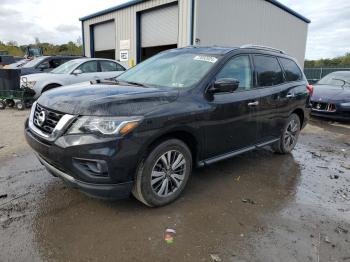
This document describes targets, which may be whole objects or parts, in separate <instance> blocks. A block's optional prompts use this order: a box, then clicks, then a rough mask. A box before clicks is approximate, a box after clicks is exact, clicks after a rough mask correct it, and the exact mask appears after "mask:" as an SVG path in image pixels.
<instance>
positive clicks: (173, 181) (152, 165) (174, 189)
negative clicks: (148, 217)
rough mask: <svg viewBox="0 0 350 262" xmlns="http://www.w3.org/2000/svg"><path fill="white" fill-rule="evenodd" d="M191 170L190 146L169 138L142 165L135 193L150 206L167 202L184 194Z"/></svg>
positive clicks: (135, 184)
mask: <svg viewBox="0 0 350 262" xmlns="http://www.w3.org/2000/svg"><path fill="white" fill-rule="evenodd" d="M169 156H170V163H171V164H170V165H169V161H168V159H169V158H168V157H169ZM191 171H192V154H191V151H190V150H189V148H188V147H187V145H186V144H185V143H184V142H182V141H181V140H178V139H169V140H166V141H164V142H162V143H160V144H158V145H157V146H155V147H154V148H153V149H152V150H151V151H150V152H149V153H148V155H147V156H146V157H145V158H144V159H143V161H141V163H140V164H139V166H138V168H137V173H136V179H135V183H134V188H133V190H132V193H133V195H134V196H135V198H136V199H138V200H139V201H141V202H142V203H144V204H145V205H147V206H150V207H159V206H164V205H167V204H169V203H171V202H173V201H175V200H176V199H177V198H178V197H179V196H180V195H181V193H182V192H183V190H184V188H185V186H186V184H187V181H188V179H189V176H190V174H191ZM175 172H176V173H175ZM152 182H153V185H152Z"/></svg>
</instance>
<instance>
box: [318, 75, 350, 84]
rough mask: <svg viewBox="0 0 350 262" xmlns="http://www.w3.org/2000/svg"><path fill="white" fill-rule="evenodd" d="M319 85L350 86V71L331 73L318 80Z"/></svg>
mask: <svg viewBox="0 0 350 262" xmlns="http://www.w3.org/2000/svg"><path fill="white" fill-rule="evenodd" d="M317 84H319V85H332V86H347V87H349V86H350V72H337V73H330V74H328V75H326V76H325V77H324V78H322V79H321V80H320V81H318V82H317Z"/></svg>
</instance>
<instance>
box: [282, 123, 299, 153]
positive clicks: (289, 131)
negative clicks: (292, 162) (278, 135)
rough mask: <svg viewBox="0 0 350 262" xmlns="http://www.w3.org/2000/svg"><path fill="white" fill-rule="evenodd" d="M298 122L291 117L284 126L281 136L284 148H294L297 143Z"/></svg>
mask: <svg viewBox="0 0 350 262" xmlns="http://www.w3.org/2000/svg"><path fill="white" fill-rule="evenodd" d="M299 130H300V127H299V123H298V122H297V121H295V119H292V120H291V121H290V122H289V123H288V126H287V128H286V131H285V133H284V136H283V143H284V147H285V148H286V149H292V148H294V146H295V144H296V143H297V139H298V135H299Z"/></svg>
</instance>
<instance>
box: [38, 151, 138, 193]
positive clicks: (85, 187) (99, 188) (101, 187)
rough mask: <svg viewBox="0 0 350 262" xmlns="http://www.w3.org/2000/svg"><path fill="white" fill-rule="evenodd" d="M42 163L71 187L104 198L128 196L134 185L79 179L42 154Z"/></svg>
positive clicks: (40, 158) (39, 157)
mask: <svg viewBox="0 0 350 262" xmlns="http://www.w3.org/2000/svg"><path fill="white" fill-rule="evenodd" d="M37 157H38V159H39V161H40V163H41V164H42V165H43V166H45V167H46V169H47V170H48V171H49V172H50V173H51V174H52V175H54V176H56V177H60V178H61V179H62V180H64V181H65V182H66V183H67V184H69V185H70V186H71V187H74V188H78V189H79V190H80V191H82V192H84V193H85V194H87V195H90V196H92V197H97V198H103V199H122V198H127V197H128V196H129V195H130V192H131V190H132V187H133V182H126V183H119V184H92V183H86V182H82V181H79V180H77V179H75V178H74V177H72V176H70V175H68V174H66V173H64V172H62V171H61V170H59V169H57V168H56V167H54V166H52V165H51V164H50V163H49V162H47V161H46V160H45V159H43V158H42V157H41V156H40V155H38V156H37Z"/></svg>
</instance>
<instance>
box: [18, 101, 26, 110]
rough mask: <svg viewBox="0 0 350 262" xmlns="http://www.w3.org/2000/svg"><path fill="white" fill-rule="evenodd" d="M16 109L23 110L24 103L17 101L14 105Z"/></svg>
mask: <svg viewBox="0 0 350 262" xmlns="http://www.w3.org/2000/svg"><path fill="white" fill-rule="evenodd" d="M16 108H17V109H18V110H24V109H25V108H26V105H25V103H24V102H22V101H18V102H17V103H16Z"/></svg>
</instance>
